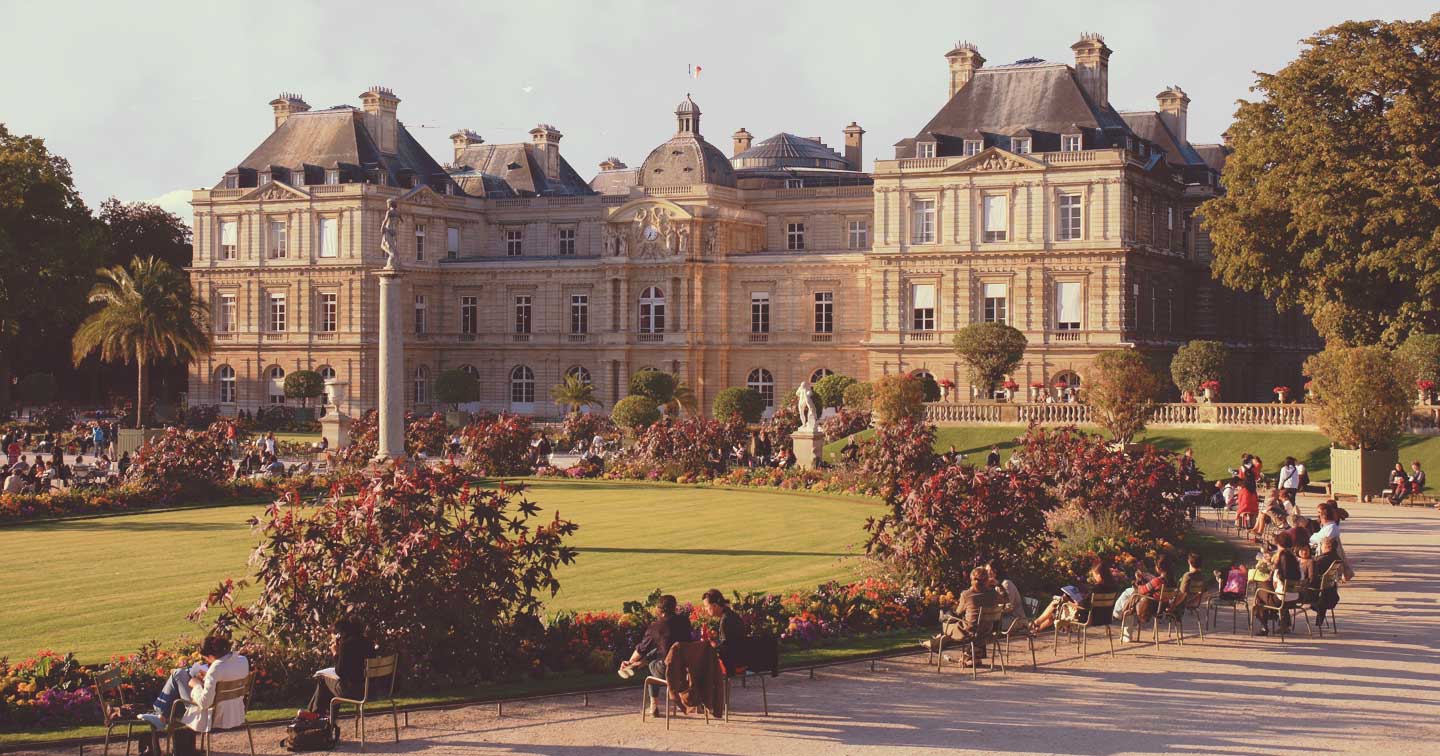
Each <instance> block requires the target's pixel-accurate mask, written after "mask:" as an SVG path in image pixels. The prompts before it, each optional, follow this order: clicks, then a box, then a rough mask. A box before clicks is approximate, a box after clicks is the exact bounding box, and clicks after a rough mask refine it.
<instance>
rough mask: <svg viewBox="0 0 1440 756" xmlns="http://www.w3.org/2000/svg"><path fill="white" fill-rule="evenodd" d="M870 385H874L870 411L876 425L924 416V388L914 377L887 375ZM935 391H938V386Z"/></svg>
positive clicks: (917, 418)
mask: <svg viewBox="0 0 1440 756" xmlns="http://www.w3.org/2000/svg"><path fill="white" fill-rule="evenodd" d="M870 385H871V386H873V387H874V396H873V397H872V398H871V400H870V412H871V413H872V414H873V415H874V417H875V424H876V425H881V426H884V425H890V424H892V423H898V422H900V421H902V420H907V419H908V420H915V421H919V420H921V419H923V418H924V417H925V388H924V386H922V385H921V382H920V381H918V380H916V379H915V378H913V377H911V376H909V375H903V374H899V375H887V376H885V377H884V378H880V379H878V380H875V381H872V382H871V384H870ZM936 391H937V392H938V391H939V388H938V387H937V388H936ZM937 397H938V394H937Z"/></svg>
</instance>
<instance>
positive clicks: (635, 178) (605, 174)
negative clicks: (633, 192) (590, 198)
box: [590, 168, 640, 194]
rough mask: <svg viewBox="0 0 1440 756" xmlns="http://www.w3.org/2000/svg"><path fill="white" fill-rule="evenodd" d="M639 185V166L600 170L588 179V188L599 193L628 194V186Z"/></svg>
mask: <svg viewBox="0 0 1440 756" xmlns="http://www.w3.org/2000/svg"><path fill="white" fill-rule="evenodd" d="M639 185H640V169H639V168H616V169H614V170H609V171H600V172H599V173H597V174H595V178H592V179H590V188H591V189H592V190H594V191H596V192H599V193H600V194H629V193H630V188H631V187H633V186H639Z"/></svg>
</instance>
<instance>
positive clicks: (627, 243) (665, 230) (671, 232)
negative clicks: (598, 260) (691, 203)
mask: <svg viewBox="0 0 1440 756" xmlns="http://www.w3.org/2000/svg"><path fill="white" fill-rule="evenodd" d="M626 225H628V228H623V230H622V225H621V224H620V223H610V224H606V227H605V251H606V254H609V255H614V256H617V257H621V256H625V257H631V258H635V259H641V258H651V257H664V256H665V255H667V254H678V253H680V252H684V251H685V250H687V249H688V248H689V240H690V228H689V225H688V224H686V223H683V222H680V221H676V220H674V219H673V218H672V217H671V215H670V212H669V211H668V210H666V209H665V208H663V207H651V208H641V209H639V210H636V211H635V214H634V215H633V216H631V217H630V222H629V223H628V224H626Z"/></svg>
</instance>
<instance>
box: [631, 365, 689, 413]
mask: <svg viewBox="0 0 1440 756" xmlns="http://www.w3.org/2000/svg"><path fill="white" fill-rule="evenodd" d="M677 385H679V381H678V380H677V379H676V378H675V376H673V375H671V374H670V373H666V372H662V371H659V370H655V369H653V368H649V369H645V370H640V371H638V372H636V373H635V374H634V375H632V376H630V395H631V396H643V397H646V398H647V399H650V400H651V401H654V402H655V404H656V405H662V404H668V403H669V402H670V400H672V399H674V398H675V387H676V386H677Z"/></svg>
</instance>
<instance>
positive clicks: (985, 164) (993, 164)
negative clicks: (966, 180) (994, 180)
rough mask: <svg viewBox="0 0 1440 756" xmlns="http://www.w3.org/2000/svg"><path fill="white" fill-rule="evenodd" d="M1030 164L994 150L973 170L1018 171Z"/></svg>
mask: <svg viewBox="0 0 1440 756" xmlns="http://www.w3.org/2000/svg"><path fill="white" fill-rule="evenodd" d="M1029 167H1030V166H1029V165H1028V164H1026V163H1022V162H1020V161H1019V160H1016V159H1014V158H1010V157H1006V156H1005V155H1002V154H1000V153H998V152H992V153H990V154H989V155H987V156H986V157H985V159H984V160H981V161H980V162H979V163H976V164H975V165H974V166H973V167H972V170H975V171H1018V170H1022V169H1024V168H1029Z"/></svg>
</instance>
